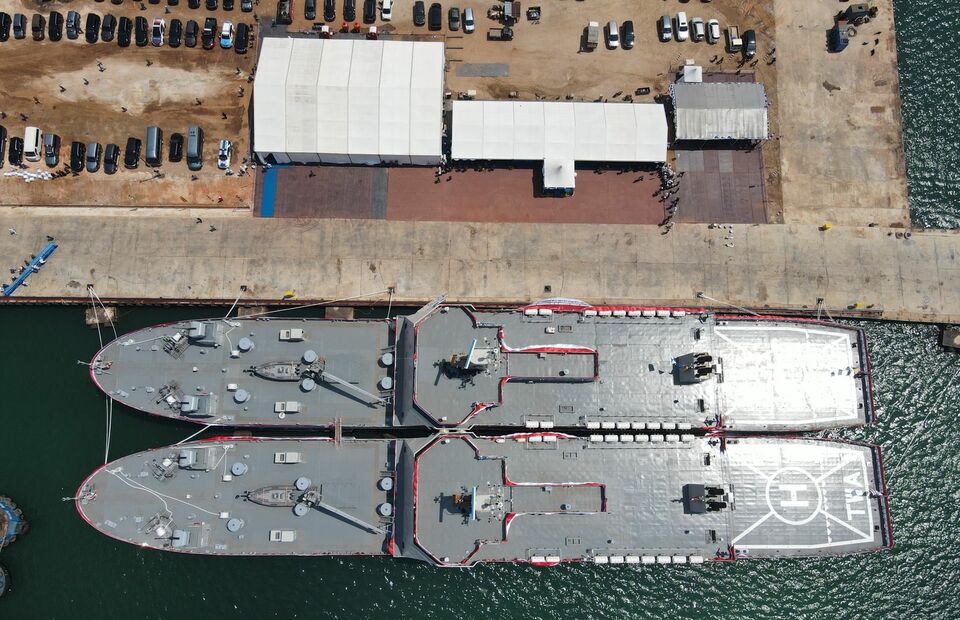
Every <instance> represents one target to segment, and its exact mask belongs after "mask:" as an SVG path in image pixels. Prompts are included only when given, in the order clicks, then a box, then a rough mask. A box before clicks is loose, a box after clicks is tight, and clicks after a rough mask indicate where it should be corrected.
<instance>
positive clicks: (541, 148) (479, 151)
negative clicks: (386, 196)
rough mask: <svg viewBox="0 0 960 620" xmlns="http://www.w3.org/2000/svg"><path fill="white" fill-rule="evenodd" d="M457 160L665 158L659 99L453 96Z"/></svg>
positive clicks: (663, 120)
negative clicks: (585, 100) (605, 100)
mask: <svg viewBox="0 0 960 620" xmlns="http://www.w3.org/2000/svg"><path fill="white" fill-rule="evenodd" d="M452 155H453V159H487V160H517V161H524V160H526V161H529V160H533V161H538V160H562V161H568V162H573V161H610V162H663V161H666V159H667V118H666V113H665V112H664V109H663V106H662V105H661V104H653V103H640V104H631V103H574V102H552V101H549V102H547V101H454V102H453V141H452Z"/></svg>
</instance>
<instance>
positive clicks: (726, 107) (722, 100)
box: [670, 82, 768, 140]
mask: <svg viewBox="0 0 960 620" xmlns="http://www.w3.org/2000/svg"><path fill="white" fill-rule="evenodd" d="M670 94H671V96H672V98H673V105H674V109H675V124H676V130H677V136H676V137H677V139H678V140H763V139H766V137H767V105H768V104H767V94H766V90H765V89H764V87H763V84H756V83H734V82H719V83H718V82H707V83H701V84H696V83H694V84H686V83H683V82H678V83H676V84H672V85H671V86H670Z"/></svg>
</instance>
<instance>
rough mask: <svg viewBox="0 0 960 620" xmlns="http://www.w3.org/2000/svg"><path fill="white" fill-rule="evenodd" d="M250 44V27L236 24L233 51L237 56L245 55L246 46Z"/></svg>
mask: <svg viewBox="0 0 960 620" xmlns="http://www.w3.org/2000/svg"><path fill="white" fill-rule="evenodd" d="M249 43H250V26H248V25H246V24H237V36H236V37H234V41H233V51H235V52H236V53H238V54H246V53H247V45H249Z"/></svg>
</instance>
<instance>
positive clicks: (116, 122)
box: [0, 0, 272, 209]
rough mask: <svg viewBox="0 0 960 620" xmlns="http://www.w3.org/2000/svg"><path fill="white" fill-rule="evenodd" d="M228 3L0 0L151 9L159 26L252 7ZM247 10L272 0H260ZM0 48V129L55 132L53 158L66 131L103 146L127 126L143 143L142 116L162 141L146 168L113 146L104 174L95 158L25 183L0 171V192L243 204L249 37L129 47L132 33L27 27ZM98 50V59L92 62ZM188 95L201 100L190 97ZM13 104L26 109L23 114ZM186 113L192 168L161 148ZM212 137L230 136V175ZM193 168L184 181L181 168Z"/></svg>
mask: <svg viewBox="0 0 960 620" xmlns="http://www.w3.org/2000/svg"><path fill="white" fill-rule="evenodd" d="M41 5H42V6H41ZM239 5H240V2H239V0H237V2H236V8H235V9H234V10H233V11H224V10H223V9H222V8H220V9H218V10H217V11H214V12H207V11H206V10H205V9H204V8H203V7H202V6H201V8H199V9H196V10H192V9H190V8H189V7H188V6H187V1H186V0H182V1H181V2H180V3H179V5H178V6H175V7H167V6H166V4H165V2H164V3H161V4H149V3H144V4H143V5H142V6H144V7H145V10H141V8H140V7H141V5H140V3H139V2H137V3H134V2H131V1H130V0H125V1H124V2H123V4H121V5H120V6H117V5H114V4H112V3H110V2H78V1H67V2H42V3H40V2H31V1H29V0H0V10H3V11H6V12H8V13H10V14H11V15H12V14H13V13H15V12H19V13H24V14H25V15H26V16H27V19H28V20H29V19H30V17H31V16H32V14H33V13H35V12H39V13H41V14H43V15H44V16H47V15H49V13H50V11H53V10H56V11H59V12H60V13H62V14H63V15H64V17H66V14H67V11H70V10H76V11H77V12H79V13H80V15H81V23H83V22H84V20H85V19H86V15H87V13H89V12H95V13H98V14H99V15H101V16H103V15H105V14H107V13H110V14H112V15H114V17H117V18H119V17H120V16H121V15H125V16H127V17H130V18H131V19H133V18H135V17H136V16H138V15H143V16H144V17H146V18H147V20H148V22H150V23H152V22H153V18H154V17H163V18H164V19H165V20H166V23H167V34H168V35H169V27H170V20H172V19H174V18H178V19H180V20H181V21H182V22H183V24H184V28H185V27H186V23H187V20H189V19H193V20H195V21H197V22H198V24H199V25H200V27H201V28H202V26H203V19H204V18H205V17H207V16H213V17H216V18H217V22H218V24H220V23H222V22H223V21H224V20H225V19H230V20H231V21H233V22H234V24H237V23H239V22H240V21H245V22H247V23H249V24H253V17H252V14H251V13H241V12H240V10H239ZM165 9H169V11H170V12H169V13H166V12H165ZM257 10H258V11H260V12H266V13H269V12H271V11H272V9H269V8H267V7H266V6H260V7H257ZM0 51H2V54H3V56H2V58H3V62H0V111H2V112H4V113H5V114H6V118H5V119H3V120H0V123H2V124H3V125H4V126H5V127H6V128H7V131H8V134H9V136H22V135H23V130H24V127H26V126H28V125H33V126H37V127H40V129H41V130H42V131H44V132H53V133H56V134H58V135H59V136H60V138H61V150H60V166H59V167H58V168H57V169H60V168H62V167H63V166H64V165H66V164H68V163H69V157H70V142H71V141H73V140H79V141H82V142H84V143H86V142H94V141H95V142H100V143H101V144H102V145H103V147H104V148H106V145H107V144H108V143H111V142H112V143H115V144H117V145H119V146H120V147H121V149H122V148H123V147H124V145H125V144H126V140H127V138H128V137H129V136H135V137H138V138H140V139H141V140H143V141H144V147H145V146H146V144H145V141H146V129H147V127H148V126H150V125H157V126H159V127H161V128H162V129H163V132H164V142H165V145H164V163H163V165H162V166H161V167H160V168H157V169H152V168H149V167H146V166H145V164H144V163H143V162H141V163H140V166H139V168H138V169H137V170H126V169H124V168H123V165H122V154H121V162H120V168H119V170H118V171H117V173H116V174H114V175H107V174H105V173H104V172H103V170H102V168H101V170H100V171H99V172H97V173H94V174H90V173H87V172H82V173H80V174H78V175H75V176H74V175H67V176H64V177H61V178H55V179H53V180H50V181H37V182H33V183H25V182H24V181H23V180H22V179H19V178H16V177H0V187H2V188H3V189H2V191H0V204H2V205H4V206H10V205H59V206H95V205H104V206H129V207H155V206H162V207H186V206H213V207H229V208H238V207H240V208H248V209H249V208H251V207H252V203H253V178H252V175H248V176H241V175H239V171H240V164H241V163H242V161H243V158H244V157H245V156H246V154H247V152H248V149H249V137H248V136H249V129H248V127H249V123H248V120H247V106H248V103H249V100H250V95H251V92H252V85H251V84H249V83H248V82H247V76H248V75H250V71H251V70H252V69H253V65H254V62H255V48H253V49H252V50H251V51H249V52H248V53H247V54H246V55H238V54H236V53H235V52H234V51H233V50H224V49H220V47H219V46H216V47H215V48H214V49H212V50H204V49H202V47H201V46H200V44H199V42H198V45H197V47H195V48H188V47H186V46H184V45H182V44H181V46H180V47H179V48H177V49H173V48H170V47H169V46H166V45H165V46H164V47H162V48H155V47H152V46H149V45H148V46H147V47H142V48H140V47H136V44H135V42H131V44H130V46H129V47H127V48H121V47H119V46H118V45H117V41H116V37H114V40H113V41H112V42H109V43H105V42H102V41H99V42H97V43H95V44H89V43H87V42H86V41H85V40H84V38H83V36H82V35H81V36H80V38H78V39H76V40H73V41H71V40H69V39H68V38H67V36H66V33H64V36H63V38H62V39H61V40H60V41H57V42H52V41H49V40H48V39H47V38H46V37H45V40H44V41H42V42H36V41H33V40H32V39H31V37H30V35H29V34H28V36H27V38H26V39H23V40H19V41H17V40H14V38H13V35H12V34H11V36H10V39H9V40H8V41H7V42H5V43H2V44H0ZM98 62H99V63H102V64H103V68H104V70H103V71H102V72H101V71H100V70H99V68H98V64H97V63H98ZM237 69H239V70H240V72H239V73H238V72H237ZM84 80H86V82H87V83H84ZM241 87H243V88H244V89H245V92H244V96H243V97H240V96H238V93H239V89H240V88H241ZM34 98H36V99H34ZM197 99H199V100H200V101H201V102H202V103H201V105H196V100H197ZM38 102H39V103H38ZM21 114H22V115H26V118H27V120H26V121H24V120H23V118H22V117H21ZM224 115H226V118H224ZM189 125H199V126H200V127H202V128H203V130H204V134H205V141H204V151H203V153H204V166H203V169H202V170H201V171H199V172H196V173H191V172H190V171H189V170H188V169H187V164H186V160H185V159H184V160H182V161H180V162H178V163H169V162H168V161H167V159H166V158H167V150H168V148H167V147H168V146H169V137H170V135H171V134H172V133H174V132H179V133H182V134H184V135H186V132H187V127H188V126H189ZM221 138H227V139H229V140H230V141H232V142H233V153H234V156H233V162H232V169H233V172H234V173H235V174H234V175H233V176H227V175H226V174H225V172H224V171H222V170H218V169H217V165H216V158H217V145H218V143H219V141H220V139H221ZM24 163H27V162H24ZM28 169H30V170H35V171H36V170H51V169H50V168H47V166H46V165H45V164H44V162H43V161H40V162H38V163H33V164H28ZM8 170H10V165H9V163H8V162H5V166H4V168H3V171H8ZM194 175H195V176H196V177H197V178H196V180H195V181H193V180H191V178H192V177H193V176H194Z"/></svg>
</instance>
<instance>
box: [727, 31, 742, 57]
mask: <svg viewBox="0 0 960 620" xmlns="http://www.w3.org/2000/svg"><path fill="white" fill-rule="evenodd" d="M742 47H743V39H741V38H740V28H738V27H737V26H728V27H727V51H728V52H739V51H740V49H741V48H742Z"/></svg>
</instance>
